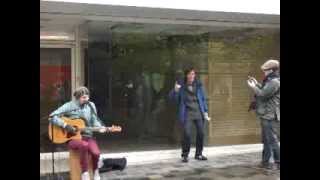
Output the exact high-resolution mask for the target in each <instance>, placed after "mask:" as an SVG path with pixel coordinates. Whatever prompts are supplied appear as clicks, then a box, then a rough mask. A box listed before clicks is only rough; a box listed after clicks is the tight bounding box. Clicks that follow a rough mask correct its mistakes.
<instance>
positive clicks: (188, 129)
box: [182, 119, 204, 157]
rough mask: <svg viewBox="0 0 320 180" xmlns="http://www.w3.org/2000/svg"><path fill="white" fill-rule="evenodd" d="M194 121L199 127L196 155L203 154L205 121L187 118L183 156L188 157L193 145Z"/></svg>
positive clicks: (184, 127)
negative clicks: (192, 131)
mask: <svg viewBox="0 0 320 180" xmlns="http://www.w3.org/2000/svg"><path fill="white" fill-rule="evenodd" d="M192 123H194V124H195V126H196V129H197V138H196V154H195V155H196V156H198V155H202V150H203V141H204V128H203V127H204V121H203V120H202V119H195V120H190V119H187V120H186V122H185V124H184V126H183V140H182V157H188V155H189V152H190V146H191V128H192Z"/></svg>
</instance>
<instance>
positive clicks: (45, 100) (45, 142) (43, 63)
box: [40, 48, 71, 152]
mask: <svg viewBox="0 0 320 180" xmlns="http://www.w3.org/2000/svg"><path fill="white" fill-rule="evenodd" d="M70 99H71V49H67V48H66V49H63V48H40V152H48V151H51V150H52V149H51V148H52V146H51V143H50V140H49V138H48V115H49V114H50V113H51V112H52V111H54V110H55V109H56V108H58V107H59V106H61V105H62V104H64V103H65V102H67V101H69V100H70ZM64 149H65V148H64V146H63V145H61V146H56V150H55V151H62V150H64Z"/></svg>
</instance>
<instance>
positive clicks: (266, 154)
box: [261, 119, 280, 164]
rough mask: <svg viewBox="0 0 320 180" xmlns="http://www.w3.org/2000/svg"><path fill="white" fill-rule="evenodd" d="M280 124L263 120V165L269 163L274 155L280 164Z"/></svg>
mask: <svg viewBox="0 0 320 180" xmlns="http://www.w3.org/2000/svg"><path fill="white" fill-rule="evenodd" d="M278 123H279V122H278V121H277V120H266V119H261V136H262V143H263V151H262V163H265V164H267V163H269V160H270V158H271V155H273V159H274V161H275V163H280V146H279V144H278V142H279V141H278V138H277V125H278Z"/></svg>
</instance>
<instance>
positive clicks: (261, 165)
mask: <svg viewBox="0 0 320 180" xmlns="http://www.w3.org/2000/svg"><path fill="white" fill-rule="evenodd" d="M258 167H259V168H263V169H268V170H272V164H270V163H261V164H259V165H258Z"/></svg>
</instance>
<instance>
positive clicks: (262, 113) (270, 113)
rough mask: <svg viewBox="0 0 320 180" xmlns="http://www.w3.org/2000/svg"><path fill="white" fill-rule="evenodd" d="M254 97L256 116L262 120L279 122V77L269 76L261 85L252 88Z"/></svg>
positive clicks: (275, 75)
mask: <svg viewBox="0 0 320 180" xmlns="http://www.w3.org/2000/svg"><path fill="white" fill-rule="evenodd" d="M252 89H253V91H254V93H255V96H256V114H257V116H258V117H259V118H262V119H268V120H272V119H277V120H279V121H280V76H279V75H277V74H276V73H271V74H269V75H268V76H267V77H266V78H265V80H264V81H263V82H262V84H257V86H255V87H253V88H252Z"/></svg>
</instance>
